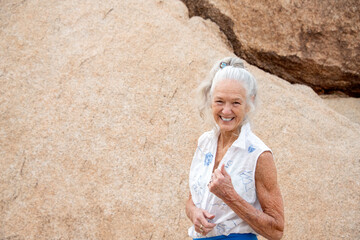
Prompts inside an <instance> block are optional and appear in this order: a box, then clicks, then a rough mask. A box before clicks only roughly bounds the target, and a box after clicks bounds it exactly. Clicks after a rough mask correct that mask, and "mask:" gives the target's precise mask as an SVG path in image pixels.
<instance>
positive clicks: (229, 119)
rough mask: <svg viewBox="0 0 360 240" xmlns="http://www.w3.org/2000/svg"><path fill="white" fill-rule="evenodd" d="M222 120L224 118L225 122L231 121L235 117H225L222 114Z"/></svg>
mask: <svg viewBox="0 0 360 240" xmlns="http://www.w3.org/2000/svg"><path fill="white" fill-rule="evenodd" d="M220 118H221V120H223V121H224V122H230V121H231V120H233V119H234V118H233V117H232V118H224V117H222V116H220Z"/></svg>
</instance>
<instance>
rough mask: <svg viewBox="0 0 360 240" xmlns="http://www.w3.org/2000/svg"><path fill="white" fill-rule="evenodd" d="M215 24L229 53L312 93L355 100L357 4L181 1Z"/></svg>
mask: <svg viewBox="0 0 360 240" xmlns="http://www.w3.org/2000/svg"><path fill="white" fill-rule="evenodd" d="M182 1H183V2H184V3H186V5H187V6H188V7H189V13H190V16H194V15H196V16H201V17H203V18H205V19H211V20H212V21H214V22H216V23H217V24H218V25H219V26H220V28H221V30H222V31H223V32H224V33H225V34H226V36H227V38H228V39H229V41H230V43H231V44H232V46H233V48H234V52H235V53H236V54H237V55H238V56H241V57H242V58H244V59H246V60H247V61H248V62H249V63H251V64H253V65H256V66H258V67H260V68H262V69H264V70H265V71H267V72H270V73H272V74H275V75H277V76H280V77H282V78H284V79H286V80H288V81H289V82H291V83H305V84H307V85H309V86H311V87H312V88H313V89H314V90H315V91H316V92H318V93H333V92H337V91H341V92H344V93H346V94H348V95H351V96H355V97H360V14H359V12H360V2H359V1H358V0H351V1H312V0H305V1H300V0H296V1H287V0H281V1H276V2H272V1H261V0H258V1H251V0H246V1H237V0H230V1H228V0H195V1H192V0H182Z"/></svg>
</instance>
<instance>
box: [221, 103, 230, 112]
mask: <svg viewBox="0 0 360 240" xmlns="http://www.w3.org/2000/svg"><path fill="white" fill-rule="evenodd" d="M222 112H223V114H231V104H225V106H224V108H223V110H222Z"/></svg>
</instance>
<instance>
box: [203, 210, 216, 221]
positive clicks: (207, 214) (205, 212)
mask: <svg viewBox="0 0 360 240" xmlns="http://www.w3.org/2000/svg"><path fill="white" fill-rule="evenodd" d="M203 213H204V216H205V217H206V218H207V219H213V218H214V217H215V215H213V214H211V213H209V212H207V211H206V210H204V211H203Z"/></svg>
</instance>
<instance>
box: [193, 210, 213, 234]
mask: <svg viewBox="0 0 360 240" xmlns="http://www.w3.org/2000/svg"><path fill="white" fill-rule="evenodd" d="M214 217H215V215H212V214H210V213H208V212H207V211H206V210H204V209H201V208H196V209H194V211H193V219H192V222H193V223H194V227H195V231H196V232H198V233H200V234H202V235H204V236H206V235H207V234H208V233H209V232H210V231H211V230H213V228H214V227H215V226H216V224H214V223H210V222H208V220H211V219H213V218H214Z"/></svg>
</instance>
